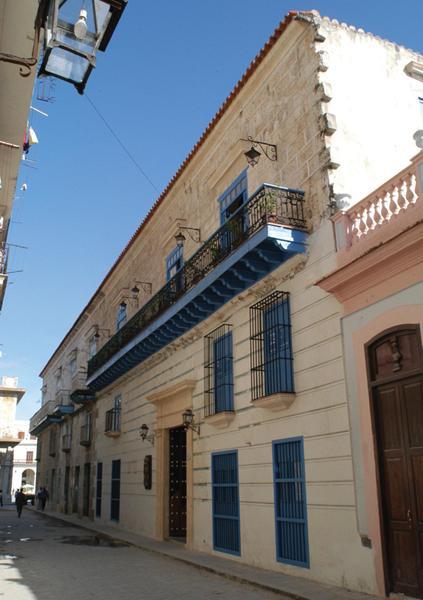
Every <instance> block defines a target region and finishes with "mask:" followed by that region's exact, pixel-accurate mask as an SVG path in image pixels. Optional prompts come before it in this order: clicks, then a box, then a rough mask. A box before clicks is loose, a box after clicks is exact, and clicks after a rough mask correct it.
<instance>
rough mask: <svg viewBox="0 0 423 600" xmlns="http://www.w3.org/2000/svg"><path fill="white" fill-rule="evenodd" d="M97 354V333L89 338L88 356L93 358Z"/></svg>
mask: <svg viewBox="0 0 423 600" xmlns="http://www.w3.org/2000/svg"><path fill="white" fill-rule="evenodd" d="M96 354H97V338H96V337H95V334H94V335H92V336H91V337H90V339H89V340H88V358H92V357H93V356H95V355H96Z"/></svg>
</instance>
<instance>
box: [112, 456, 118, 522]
mask: <svg viewBox="0 0 423 600" xmlns="http://www.w3.org/2000/svg"><path fill="white" fill-rule="evenodd" d="M111 484H112V485H111V494H110V519H111V520H112V521H119V512H120V460H112V482H111Z"/></svg>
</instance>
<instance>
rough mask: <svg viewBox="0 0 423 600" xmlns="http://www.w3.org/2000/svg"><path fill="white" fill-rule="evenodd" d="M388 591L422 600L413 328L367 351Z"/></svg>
mask: <svg viewBox="0 0 423 600" xmlns="http://www.w3.org/2000/svg"><path fill="white" fill-rule="evenodd" d="M370 379H371V380H373V381H372V383H371V386H372V395H373V416H374V426H375V437H376V443H377V449H378V455H379V492H380V500H381V508H382V515H383V526H384V527H383V529H384V531H383V534H384V549H385V570H386V574H387V588H388V590H387V591H388V592H391V591H393V592H402V593H404V594H407V595H409V596H412V597H416V598H423V371H422V350H421V341H420V336H419V333H418V330H417V328H416V329H415V330H413V329H410V330H405V331H404V330H402V331H401V330H399V331H394V332H391V333H389V334H388V335H385V336H384V337H383V338H382V339H380V340H379V341H377V342H376V343H375V344H374V346H373V347H372V348H371V349H370Z"/></svg>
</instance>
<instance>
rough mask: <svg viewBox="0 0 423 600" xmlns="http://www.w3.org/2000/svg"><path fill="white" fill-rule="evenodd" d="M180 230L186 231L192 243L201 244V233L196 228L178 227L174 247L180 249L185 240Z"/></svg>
mask: <svg viewBox="0 0 423 600" xmlns="http://www.w3.org/2000/svg"><path fill="white" fill-rule="evenodd" d="M182 230H184V231H186V232H187V233H188V235H189V237H190V238H191V239H192V241H193V242H197V244H199V243H200V242H201V231H200V229H199V228H198V227H182V226H180V227H179V231H178V233H177V234H176V235H175V240H176V245H177V246H179V247H181V246H183V245H184V242H185V240H186V239H187V238H186V237H185V236H184V234H183V233H182Z"/></svg>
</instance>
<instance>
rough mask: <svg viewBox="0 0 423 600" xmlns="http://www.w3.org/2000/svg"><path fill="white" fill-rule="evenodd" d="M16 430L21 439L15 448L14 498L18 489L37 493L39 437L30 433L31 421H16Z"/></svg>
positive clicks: (12, 489)
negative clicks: (36, 476)
mask: <svg viewBox="0 0 423 600" xmlns="http://www.w3.org/2000/svg"><path fill="white" fill-rule="evenodd" d="M15 431H16V432H17V437H18V438H19V439H20V440H21V441H20V442H19V444H18V445H17V446H15V447H14V449H13V467H12V468H13V473H12V485H11V493H12V498H13V496H14V493H15V492H16V490H17V489H20V488H24V492H25V493H27V494H32V493H35V490H36V487H35V475H36V456H37V438H36V437H35V436H33V435H30V433H29V421H15Z"/></svg>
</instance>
